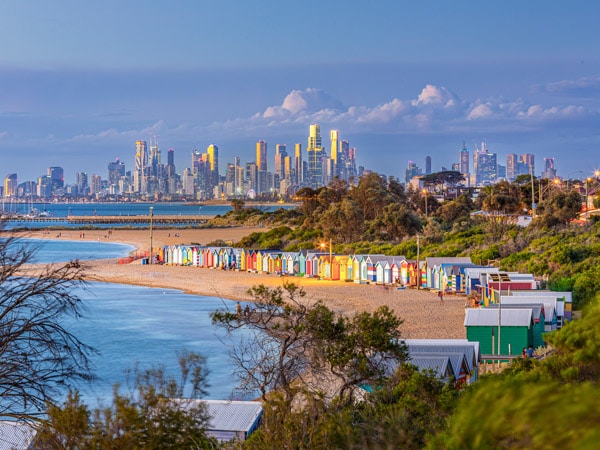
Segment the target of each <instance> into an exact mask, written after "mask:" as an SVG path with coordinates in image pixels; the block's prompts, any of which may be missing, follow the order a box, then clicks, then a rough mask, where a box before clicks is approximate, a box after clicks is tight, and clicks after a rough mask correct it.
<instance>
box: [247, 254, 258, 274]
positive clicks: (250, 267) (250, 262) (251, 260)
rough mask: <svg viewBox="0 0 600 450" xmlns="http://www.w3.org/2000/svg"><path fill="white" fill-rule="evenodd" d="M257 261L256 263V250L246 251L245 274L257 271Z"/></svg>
mask: <svg viewBox="0 0 600 450" xmlns="http://www.w3.org/2000/svg"><path fill="white" fill-rule="evenodd" d="M257 261H258V253H257V251H256V250H248V252H247V253H246V271H247V272H256V271H257V270H258V269H257V266H258V264H257Z"/></svg>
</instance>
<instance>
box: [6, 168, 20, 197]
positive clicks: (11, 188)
mask: <svg viewBox="0 0 600 450" xmlns="http://www.w3.org/2000/svg"><path fill="white" fill-rule="evenodd" d="M18 184H19V183H18V181H17V174H16V173H9V174H8V175H6V177H5V178H4V196H5V197H16V195H17V186H18Z"/></svg>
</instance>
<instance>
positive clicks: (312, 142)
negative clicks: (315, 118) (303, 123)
mask: <svg viewBox="0 0 600 450" xmlns="http://www.w3.org/2000/svg"><path fill="white" fill-rule="evenodd" d="M306 151H307V153H308V169H307V174H306V177H307V180H306V184H307V185H308V186H309V187H310V188H312V189H318V188H320V187H321V186H323V147H322V146H321V127H320V126H319V125H318V124H312V125H311V126H310V130H309V135H308V146H307V148H306Z"/></svg>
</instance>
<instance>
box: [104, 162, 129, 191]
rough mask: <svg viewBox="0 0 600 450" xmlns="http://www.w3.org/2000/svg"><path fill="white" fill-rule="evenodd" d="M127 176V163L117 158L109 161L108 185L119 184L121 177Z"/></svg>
mask: <svg viewBox="0 0 600 450" xmlns="http://www.w3.org/2000/svg"><path fill="white" fill-rule="evenodd" d="M124 176H125V164H124V163H123V162H121V161H119V158H115V160H114V161H111V162H109V163H108V185H109V186H117V185H118V184H119V180H120V179H121V177H124Z"/></svg>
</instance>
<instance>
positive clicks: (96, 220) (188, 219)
mask: <svg viewBox="0 0 600 450" xmlns="http://www.w3.org/2000/svg"><path fill="white" fill-rule="evenodd" d="M213 217H214V216H206V215H198V214H190V215H184V214H177V215H154V216H152V219H151V218H150V216H149V215H147V214H146V215H118V216H67V217H54V216H44V217H26V216H23V217H19V218H13V219H8V220H9V221H10V220H14V221H18V222H30V223H49V224H51V223H54V224H65V223H66V224H73V225H75V224H77V225H102V224H121V225H126V224H131V225H140V224H148V225H149V224H150V220H152V223H153V224H155V225H201V224H205V223H207V222H208V221H209V220H210V219H212V218H213Z"/></svg>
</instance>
